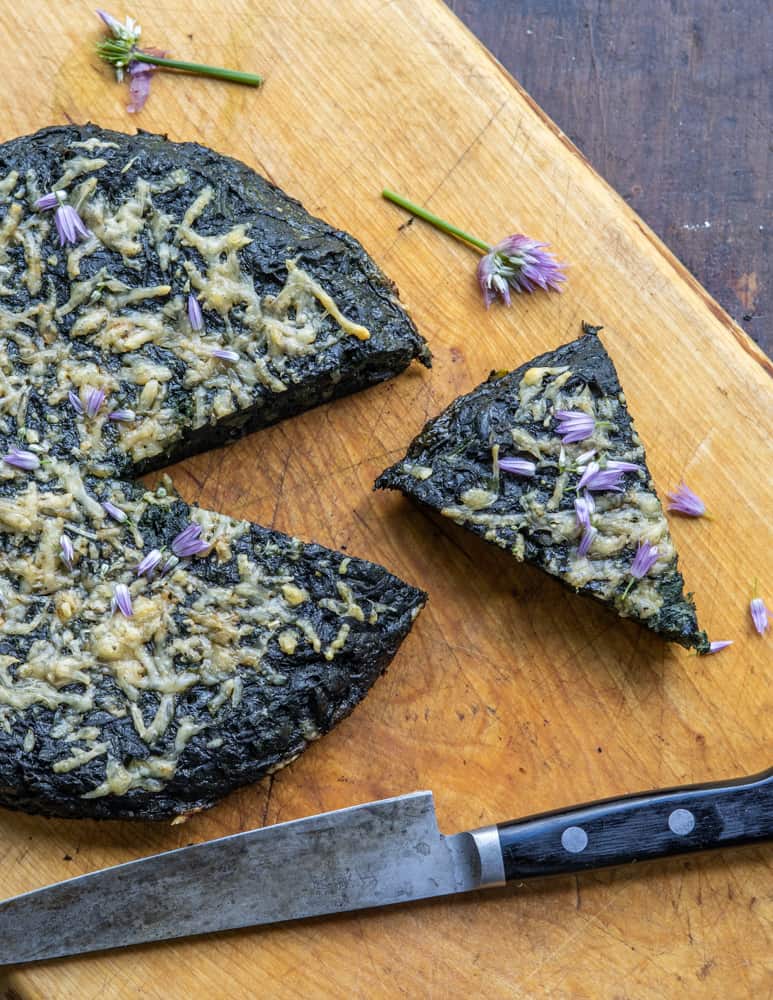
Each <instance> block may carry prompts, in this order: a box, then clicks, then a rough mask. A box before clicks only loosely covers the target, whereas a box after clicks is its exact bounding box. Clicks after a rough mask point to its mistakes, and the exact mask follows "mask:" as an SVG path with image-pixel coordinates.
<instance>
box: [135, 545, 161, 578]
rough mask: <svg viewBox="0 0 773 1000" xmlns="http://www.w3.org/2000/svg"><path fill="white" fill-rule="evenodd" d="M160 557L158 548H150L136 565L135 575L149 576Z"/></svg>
mask: <svg viewBox="0 0 773 1000" xmlns="http://www.w3.org/2000/svg"><path fill="white" fill-rule="evenodd" d="M161 559H162V556H161V552H160V550H159V549H152V550H151V551H150V552H148V554H147V555H146V556H145V558H144V559H142V560H141V562H140V563H139V565H138V566H137V576H147V577H150V575H151V574H152V573H153V571H154V570H155V569H156V567H157V566H158V564H159V563H160V562H161Z"/></svg>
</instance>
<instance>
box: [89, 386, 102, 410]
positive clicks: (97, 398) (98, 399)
mask: <svg viewBox="0 0 773 1000" xmlns="http://www.w3.org/2000/svg"><path fill="white" fill-rule="evenodd" d="M85 396H86V416H87V417H96V415H97V413H99V408H100V407H101V406H102V404H103V403H104V401H105V390H104V389H95V388H93V387H92V386H89V387H88V388H87V389H86V393H85Z"/></svg>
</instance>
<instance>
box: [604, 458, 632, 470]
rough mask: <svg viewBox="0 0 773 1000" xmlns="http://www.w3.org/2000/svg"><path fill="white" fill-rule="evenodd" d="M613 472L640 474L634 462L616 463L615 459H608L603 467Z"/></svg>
mask: <svg viewBox="0 0 773 1000" xmlns="http://www.w3.org/2000/svg"><path fill="white" fill-rule="evenodd" d="M604 467H605V468H606V469H611V470H612V471H613V472H641V466H640V465H637V464H636V463H635V462H618V460H617V459H616V458H609V459H607V462H606V464H605V466H604Z"/></svg>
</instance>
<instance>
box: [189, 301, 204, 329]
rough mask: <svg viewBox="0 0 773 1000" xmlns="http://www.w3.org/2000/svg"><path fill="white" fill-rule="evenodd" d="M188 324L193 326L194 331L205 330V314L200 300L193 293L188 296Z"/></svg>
mask: <svg viewBox="0 0 773 1000" xmlns="http://www.w3.org/2000/svg"><path fill="white" fill-rule="evenodd" d="M188 322H189V323H190V324H191V329H192V330H203V329H204V313H202V311H201V306H200V305H199V300H198V299H197V298H196V296H195V295H194V294H193V292H191V294H190V295H189V296H188Z"/></svg>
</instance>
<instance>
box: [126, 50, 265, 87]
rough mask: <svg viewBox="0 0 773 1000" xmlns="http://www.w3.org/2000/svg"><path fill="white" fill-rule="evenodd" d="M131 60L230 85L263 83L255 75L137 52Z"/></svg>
mask: <svg viewBox="0 0 773 1000" xmlns="http://www.w3.org/2000/svg"><path fill="white" fill-rule="evenodd" d="M131 58H132V60H133V61H134V62H143V63H150V64H151V65H152V66H163V68H164V69H176V70H180V71H181V72H183V73H195V74H196V75H197V76H212V77H215V78H216V79H218V80H230V81H231V83H244V84H246V85H247V86H248V87H259V86H260V85H261V84H262V83H263V77H262V76H258V75H257V73H242V71H241V70H238V69H220V68H219V67H217V66H205V65H204V64H203V63H193V62H185V61H183V60H182V59H164V58H163V57H162V56H149V55H146V54H145V53H144V52H138V51H135V52H134V53H133V54H132V57H131Z"/></svg>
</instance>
